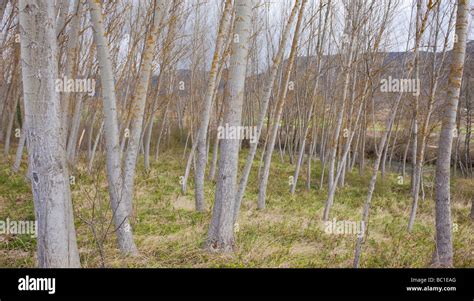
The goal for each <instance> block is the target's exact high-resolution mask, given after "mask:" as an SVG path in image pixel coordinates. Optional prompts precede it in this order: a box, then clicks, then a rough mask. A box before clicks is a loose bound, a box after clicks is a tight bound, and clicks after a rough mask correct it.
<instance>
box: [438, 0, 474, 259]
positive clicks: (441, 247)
mask: <svg viewBox="0 0 474 301" xmlns="http://www.w3.org/2000/svg"><path fill="white" fill-rule="evenodd" d="M457 3H458V7H457V17H456V30H455V35H456V37H457V41H455V43H454V47H453V50H452V61H451V70H450V73H449V81H448V95H447V101H446V104H445V107H444V115H443V120H442V125H441V133H440V138H439V146H438V158H437V160H436V175H435V200H436V206H435V207H436V253H437V263H439V265H440V266H441V267H451V266H453V240H452V221H451V197H450V187H449V185H450V167H451V151H452V143H453V131H454V129H455V127H456V124H455V123H456V113H457V110H458V103H459V94H460V89H461V81H462V76H463V69H464V58H465V53H466V39H467V29H468V22H469V0H459V1H457Z"/></svg>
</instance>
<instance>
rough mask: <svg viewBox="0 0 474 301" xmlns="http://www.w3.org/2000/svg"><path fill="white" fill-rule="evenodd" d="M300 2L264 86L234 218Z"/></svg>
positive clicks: (297, 2)
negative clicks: (255, 131) (253, 138)
mask: <svg viewBox="0 0 474 301" xmlns="http://www.w3.org/2000/svg"><path fill="white" fill-rule="evenodd" d="M299 3H300V0H296V1H295V5H294V6H293V10H292V11H291V14H290V17H289V19H288V23H287V25H286V27H285V30H284V32H283V33H282V38H281V41H280V46H279V48H278V52H277V54H276V55H275V58H274V60H273V65H272V67H271V69H270V75H269V78H268V82H267V83H266V84H265V87H264V90H263V97H262V103H261V107H260V112H259V115H258V121H257V122H258V123H257V133H256V140H257V143H252V144H251V145H250V150H249V153H248V155H247V159H246V161H245V166H244V169H243V171H242V176H241V178H240V182H239V190H238V192H237V196H236V202H235V206H236V207H235V213H234V215H235V216H234V218H235V219H237V216H238V214H239V210H240V204H241V203H242V199H243V197H244V193H245V188H246V186H247V182H248V178H249V175H250V170H251V169H252V164H253V160H254V158H255V154H256V153H257V147H258V141H260V136H261V134H262V129H263V124H264V122H265V116H266V114H267V111H268V105H269V102H270V97H271V95H272V91H273V87H274V84H275V80H276V78H277V75H278V68H279V66H280V64H281V61H282V58H283V54H284V53H285V45H286V41H287V40H288V36H289V34H290V29H291V26H292V24H293V21H294V19H295V16H296V14H297V12H298V7H299Z"/></svg>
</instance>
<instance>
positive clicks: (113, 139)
mask: <svg viewBox="0 0 474 301" xmlns="http://www.w3.org/2000/svg"><path fill="white" fill-rule="evenodd" d="M88 3H89V7H90V14H91V19H92V24H93V29H94V30H93V31H94V39H95V42H96V44H97V54H98V60H99V69H100V77H101V86H102V94H103V96H102V97H103V106H104V125H105V126H104V130H105V142H106V149H107V180H108V184H109V194H110V202H111V205H112V213H113V219H114V223H115V227H116V233H117V242H118V245H119V248H120V250H121V251H122V253H124V254H131V255H136V254H137V253H138V251H137V248H136V246H135V242H134V241H133V234H132V230H131V226H130V222H129V214H128V210H127V206H126V203H125V202H124V200H123V198H122V186H123V185H122V184H123V183H122V171H121V164H120V144H119V130H118V120H117V101H116V97H115V83H114V75H113V69H112V62H111V57H110V53H109V46H108V41H107V36H106V34H105V29H104V19H103V16H102V12H101V5H100V2H98V1H95V0H89V1H88Z"/></svg>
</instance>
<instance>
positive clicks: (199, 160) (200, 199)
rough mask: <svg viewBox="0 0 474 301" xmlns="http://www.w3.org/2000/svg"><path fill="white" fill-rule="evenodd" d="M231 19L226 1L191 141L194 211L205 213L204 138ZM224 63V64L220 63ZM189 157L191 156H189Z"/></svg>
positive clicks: (228, 4) (229, 8)
mask: <svg viewBox="0 0 474 301" xmlns="http://www.w3.org/2000/svg"><path fill="white" fill-rule="evenodd" d="M231 17H232V3H231V1H230V0H226V2H225V8H224V12H223V14H222V18H221V21H220V24H219V30H218V33H217V39H216V46H215V50H214V57H213V59H212V65H211V70H210V71H209V77H210V78H209V82H208V85H207V89H206V95H205V97H204V104H203V108H202V112H201V122H200V124H199V128H198V132H197V138H196V139H195V140H194V141H193V142H194V144H195V145H197V148H196V151H197V153H196V168H195V170H194V191H195V198H196V210H197V211H201V212H203V211H205V210H206V206H205V200H204V176H205V171H206V163H207V157H208V156H207V148H206V142H207V141H206V140H207V139H206V137H207V129H208V127H209V119H210V118H211V109H212V100H213V98H214V92H215V87H216V85H218V83H217V79H218V68H219V60H220V57H221V56H222V54H223V53H224V48H225V47H224V44H225V43H224V42H225V36H226V33H228V32H229V30H228V27H229V25H230V20H231ZM222 63H224V62H222ZM190 156H191V154H190Z"/></svg>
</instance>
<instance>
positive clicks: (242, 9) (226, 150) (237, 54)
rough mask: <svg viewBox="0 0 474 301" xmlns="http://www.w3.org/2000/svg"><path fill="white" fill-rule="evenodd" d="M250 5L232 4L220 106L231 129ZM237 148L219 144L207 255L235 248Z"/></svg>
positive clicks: (233, 142) (238, 112)
mask: <svg viewBox="0 0 474 301" xmlns="http://www.w3.org/2000/svg"><path fill="white" fill-rule="evenodd" d="M253 2H254V1H248V0H236V1H235V11H236V12H235V34H234V39H233V44H232V52H231V61H230V70H229V90H228V97H229V98H228V99H227V101H226V102H225V104H224V105H225V109H224V124H227V125H228V126H231V127H237V126H240V125H241V120H242V106H243V101H244V92H245V76H246V70H247V56H248V54H249V39H250V34H251V29H250V24H251V12H252V7H253V4H254V3H253ZM226 138H229V137H226ZM239 144H240V141H239V140H237V139H223V140H222V141H221V156H220V159H219V170H218V176H217V177H218V181H217V187H216V198H215V203H214V208H213V213H212V220H211V225H210V227H209V232H208V240H207V247H208V249H209V250H211V251H220V252H232V251H233V249H234V246H235V239H234V218H233V217H234V215H233V213H234V204H235V192H236V181H237V165H238V159H239Z"/></svg>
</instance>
